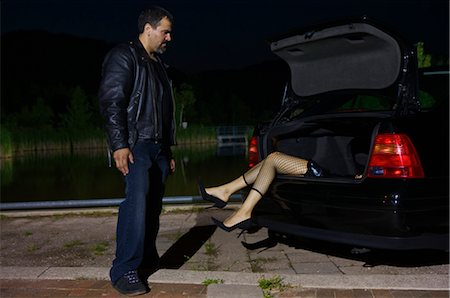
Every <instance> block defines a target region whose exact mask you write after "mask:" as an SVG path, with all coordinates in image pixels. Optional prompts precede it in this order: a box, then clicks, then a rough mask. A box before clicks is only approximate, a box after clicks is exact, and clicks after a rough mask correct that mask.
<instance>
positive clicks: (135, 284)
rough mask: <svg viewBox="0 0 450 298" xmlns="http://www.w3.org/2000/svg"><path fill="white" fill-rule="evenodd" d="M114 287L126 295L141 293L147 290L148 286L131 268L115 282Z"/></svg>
mask: <svg viewBox="0 0 450 298" xmlns="http://www.w3.org/2000/svg"><path fill="white" fill-rule="evenodd" d="M113 287H114V289H116V290H117V291H119V293H121V294H124V295H128V296H137V295H142V294H145V293H147V292H148V288H147V287H146V286H145V285H144V283H143V282H142V281H141V280H140V279H139V277H138V274H137V271H136V270H131V271H128V272H127V273H125V274H124V275H123V276H122V277H121V278H119V280H118V281H116V283H115V284H113Z"/></svg>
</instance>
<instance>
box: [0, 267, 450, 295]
mask: <svg viewBox="0 0 450 298" xmlns="http://www.w3.org/2000/svg"><path fill="white" fill-rule="evenodd" d="M108 272H109V268H106V267H1V269H0V279H38V280H39V279H65V280H76V279H96V280H108ZM275 276H280V277H281V278H282V280H283V283H285V284H289V285H291V286H294V287H302V288H328V289H331V288H332V289H389V290H436V291H438V290H449V279H448V275H438V274H426V275H425V274H424V275H387V274H373V275H368V276H361V275H336V274H296V275H293V274H267V273H265V274H263V273H242V272H225V271H192V270H179V269H178V270H175V269H161V270H159V271H157V272H155V273H154V274H153V275H152V276H151V277H150V278H149V281H150V282H155V283H175V284H202V283H203V282H204V281H205V280H207V279H212V280H220V281H223V283H222V284H214V285H211V286H213V287H212V288H215V289H216V290H217V291H219V292H220V291H221V290H223V289H221V287H227V286H229V285H235V286H236V285H240V286H258V280H259V279H262V278H266V279H270V278H273V277H275ZM217 288H218V289H217Z"/></svg>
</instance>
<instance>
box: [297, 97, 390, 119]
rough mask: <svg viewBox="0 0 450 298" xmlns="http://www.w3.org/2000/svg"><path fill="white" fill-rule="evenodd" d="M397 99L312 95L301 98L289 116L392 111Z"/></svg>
mask: <svg viewBox="0 0 450 298" xmlns="http://www.w3.org/2000/svg"><path fill="white" fill-rule="evenodd" d="M394 103H395V101H394V100H393V99H392V98H389V97H387V96H382V95H373V94H363V93H331V94H327V95H323V94H322V95H318V96H311V97H309V98H308V99H307V100H300V103H299V105H297V106H296V107H295V108H293V109H291V110H290V113H289V115H288V118H290V119H294V118H296V117H299V116H302V117H303V116H311V115H321V114H328V113H336V112H337V113H354V112H368V111H369V112H370V111H390V110H392V109H393V105H394Z"/></svg>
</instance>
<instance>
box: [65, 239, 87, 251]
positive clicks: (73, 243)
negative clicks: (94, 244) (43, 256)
mask: <svg viewBox="0 0 450 298" xmlns="http://www.w3.org/2000/svg"><path fill="white" fill-rule="evenodd" d="M81 245H84V242H82V241H81V240H78V239H76V240H72V241H69V242H67V243H65V244H64V248H67V249H71V248H74V247H76V246H81Z"/></svg>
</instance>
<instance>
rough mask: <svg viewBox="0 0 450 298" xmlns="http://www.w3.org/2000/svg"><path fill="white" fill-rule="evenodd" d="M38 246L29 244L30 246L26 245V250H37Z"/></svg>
mask: <svg viewBox="0 0 450 298" xmlns="http://www.w3.org/2000/svg"><path fill="white" fill-rule="evenodd" d="M39 248H40V247H39V246H38V245H37V244H31V245H30V246H28V251H29V252H33V251H36V250H38V249H39Z"/></svg>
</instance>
